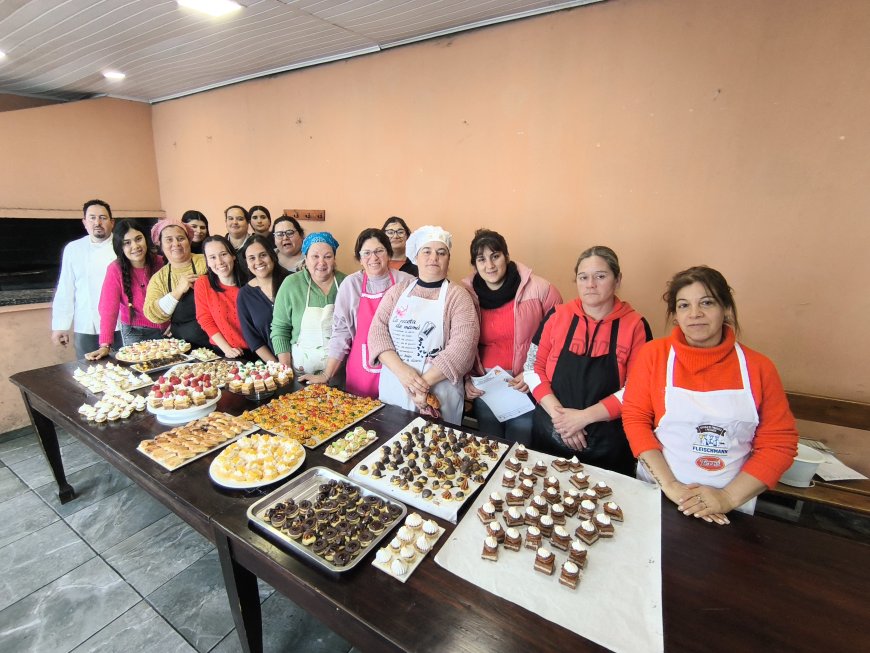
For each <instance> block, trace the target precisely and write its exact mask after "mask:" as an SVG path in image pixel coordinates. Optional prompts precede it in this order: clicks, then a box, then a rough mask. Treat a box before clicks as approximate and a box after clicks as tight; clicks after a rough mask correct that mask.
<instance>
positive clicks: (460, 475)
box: [350, 417, 508, 524]
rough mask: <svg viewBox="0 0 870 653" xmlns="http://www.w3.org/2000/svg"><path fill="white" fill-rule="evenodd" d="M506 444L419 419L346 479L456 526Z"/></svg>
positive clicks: (356, 467)
mask: <svg viewBox="0 0 870 653" xmlns="http://www.w3.org/2000/svg"><path fill="white" fill-rule="evenodd" d="M507 450H508V445H507V444H506V443H503V442H499V441H497V440H493V439H490V438H487V437H485V436H479V435H472V434H470V433H465V432H464V431H462V430H460V429H458V428H451V427H447V426H442V425H440V424H434V423H431V422H428V421H427V420H425V419H424V418H422V417H417V418H416V419H414V421H412V422H411V423H410V424H408V425H407V426H406V427H405V428H403V429H402V430H401V431H399V432H398V433H397V434H396V435H394V436H393V437H392V438H390V439H389V440H388V441H387V442H386V443H385V444H384V445H383V446H381V447H378V448H377V449H375V450H374V451H373V452H372V453H370V454H369V455H368V456H366V457H365V458H364V459H363V460H362V461H361V462H360V463H359V464H357V465H356V466H355V467H354V468H353V469H352V470H351V472H350V478H351V479H353V480H355V481H358V482H360V483H363V484H364V485H367V486H368V487H371V488H374V489H377V490H379V491H381V492H384V493H385V494H388V495H390V496H392V497H395V498H396V499H398V500H400V501H402V502H404V503H407V504H409V505H412V506H414V507H415V508H419V509H420V510H425V511H426V512H428V513H430V514H433V515H436V516H438V517H441V518H442V519H446V520H448V521H449V522H451V523H453V524H455V523H456V519H457V516H458V514H459V509H460V508H461V507H462V506H463V504H464V503H465V502H466V501H468V499H469V498H470V497H471V496H473V495H474V493H475V492H476V491H477V489H478V488H479V487H481V486H482V485H483V484H484V483H486V479H487V477H488V476H489V475H490V473H491V472H492V470H493V469H495V467H496V466H497V465H498V461H499V460H500V459H501V457H502V456H503V455H504V454H505V452H506V451H507Z"/></svg>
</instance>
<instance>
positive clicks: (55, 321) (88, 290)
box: [51, 236, 120, 334]
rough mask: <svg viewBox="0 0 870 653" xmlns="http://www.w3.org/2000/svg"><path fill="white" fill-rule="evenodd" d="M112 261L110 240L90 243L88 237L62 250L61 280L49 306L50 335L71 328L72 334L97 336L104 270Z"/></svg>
mask: <svg viewBox="0 0 870 653" xmlns="http://www.w3.org/2000/svg"><path fill="white" fill-rule="evenodd" d="M114 260H115V251H114V250H113V249H112V239H111V238H106V240H104V241H103V242H101V243H93V242H91V237H90V236H84V237H83V238H79V239H78V240H74V241H72V242H70V243H68V244H67V246H66V247H64V248H63V257H62V258H61V264H60V279H58V282H57V290H56V291H55V293H54V301H53V302H52V304H51V329H52V331H68V330H69V328H70V327H72V330H73V331H74V332H75V333H88V334H99V333H100V310H99V304H100V291H101V290H102V289H103V281H104V280H105V278H106V268H107V267H108V266H109V263H111V262H112V261H114ZM119 328H120V327H119V326H117V325H116V326H115V329H116V330H117V329H119Z"/></svg>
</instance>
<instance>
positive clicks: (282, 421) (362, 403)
mask: <svg viewBox="0 0 870 653" xmlns="http://www.w3.org/2000/svg"><path fill="white" fill-rule="evenodd" d="M382 407H383V404H382V403H381V402H380V401H378V400H377V399H369V398H368V397H357V396H356V395H352V394H349V393H347V392H343V391H341V390H338V389H336V388H331V387H329V386H327V385H324V384H317V385H309V386H306V387H305V388H303V389H302V390H299V391H298V392H294V393H292V394H285V395H281V396H280V397H276V398H275V399H273V400H272V401H270V402H269V403H268V404H265V405H263V406H260V407H258V408H254V409H252V410H246V411H245V412H244V413H242V417H244V418H245V419H247V420H250V421H252V422H253V423H255V424H256V425H257V426H259V427H260V428H262V429H263V430H264V431H269V433H274V434H275V435H286V436H288V437H291V438H293V439H294V440H298V441H299V442H300V443H302V444H303V445H304V446H305V447H306V448H308V449H314V448H316V447H318V446H320V445H321V444H323V443H324V442H326V441H327V440H329V439H331V438H333V437H335V436H336V435H338V434H339V433H341V432H342V431H344V430H345V429H346V428H348V427H350V426H353V425H354V424H356V423H357V422H359V421H360V420H362V419H364V418H366V417H368V416H369V415H371V414H372V413H373V412H375V411H376V410H379V409H380V408H382Z"/></svg>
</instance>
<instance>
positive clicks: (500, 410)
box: [471, 365, 535, 422]
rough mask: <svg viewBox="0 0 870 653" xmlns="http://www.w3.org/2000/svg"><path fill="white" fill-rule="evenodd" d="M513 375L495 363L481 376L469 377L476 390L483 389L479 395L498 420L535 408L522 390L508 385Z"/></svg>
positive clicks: (501, 420)
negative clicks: (482, 392)
mask: <svg viewBox="0 0 870 653" xmlns="http://www.w3.org/2000/svg"><path fill="white" fill-rule="evenodd" d="M512 378H513V377H512V376H511V375H510V374H509V373H508V372H506V371H505V370H504V369H502V368H501V367H499V366H498V365H496V366H495V367H493V368H492V369H491V370H490V371H489V372H487V373H486V374H484V375H483V376H473V377H471V382H472V383H473V384H474V387H475V388H477V389H478V390H483V391H484V393H485V394H484V395H483V396H482V397H481V399H482V400H483V403H485V404H486V405H487V406H488V407H489V409H490V410H491V411H492V413H493V415H495V417H496V419H497V420H498V421H499V422H506V421H507V420H509V419H513V418H514V417H518V416H520V415H524V414H525V413H528V412H529V411H531V410H534V409H535V404H533V403H532V400H531V399H529V396H528V395H527V394H525V393H524V392H519V391H517V390H514V389H513V388H512V387H510V386H509V385H508V381H510V380H511V379H512Z"/></svg>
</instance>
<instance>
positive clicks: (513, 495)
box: [507, 487, 526, 506]
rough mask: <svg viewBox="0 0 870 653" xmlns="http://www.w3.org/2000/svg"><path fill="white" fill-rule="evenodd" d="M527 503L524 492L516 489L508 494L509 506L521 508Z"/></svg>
mask: <svg viewBox="0 0 870 653" xmlns="http://www.w3.org/2000/svg"><path fill="white" fill-rule="evenodd" d="M525 502H526V496H525V495H524V494H523V491H522V490H521V489H520V488H518V487H515V488H514V489H512V490H511V491H510V492H508V493H507V504H508V505H509V506H521V505H523V504H524V503H525Z"/></svg>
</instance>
